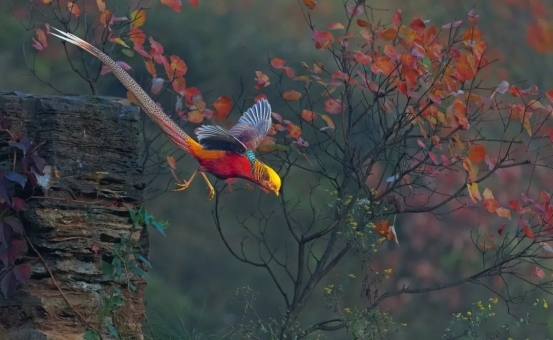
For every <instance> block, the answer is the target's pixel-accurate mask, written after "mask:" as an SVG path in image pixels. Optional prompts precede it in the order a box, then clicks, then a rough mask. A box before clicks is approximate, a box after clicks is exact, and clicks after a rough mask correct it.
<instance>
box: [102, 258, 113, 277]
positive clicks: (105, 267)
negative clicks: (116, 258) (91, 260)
mask: <svg viewBox="0 0 553 340" xmlns="http://www.w3.org/2000/svg"><path fill="white" fill-rule="evenodd" d="M102 273H104V274H106V275H113V265H112V264H111V263H109V262H106V261H102Z"/></svg>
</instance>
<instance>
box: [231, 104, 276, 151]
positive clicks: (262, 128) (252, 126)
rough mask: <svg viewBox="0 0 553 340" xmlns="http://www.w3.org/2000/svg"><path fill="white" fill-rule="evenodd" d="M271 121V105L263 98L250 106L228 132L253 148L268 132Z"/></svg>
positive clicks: (255, 147)
mask: <svg viewBox="0 0 553 340" xmlns="http://www.w3.org/2000/svg"><path fill="white" fill-rule="evenodd" d="M271 123H272V121H271V105H270V104H269V102H268V101H267V100H266V99H264V98H263V99H261V100H260V101H258V102H257V103H255V104H254V105H253V106H252V107H250V108H249V109H248V111H246V112H245V113H244V114H243V115H242V117H240V120H238V123H236V125H234V126H233V127H232V128H231V129H230V130H229V131H228V132H229V133H230V134H231V135H233V136H234V137H236V138H237V139H238V140H239V141H240V142H242V143H243V144H244V145H246V146H247V147H248V148H249V149H251V150H255V149H257V146H258V145H259V143H261V141H262V140H263V138H264V137H265V136H266V135H267V132H269V129H270V128H271Z"/></svg>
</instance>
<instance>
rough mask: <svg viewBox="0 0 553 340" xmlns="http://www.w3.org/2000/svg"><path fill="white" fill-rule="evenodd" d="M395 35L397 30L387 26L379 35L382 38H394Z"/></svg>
mask: <svg viewBox="0 0 553 340" xmlns="http://www.w3.org/2000/svg"><path fill="white" fill-rule="evenodd" d="M396 36H397V30H395V29H393V28H388V29H387V30H385V31H384V32H382V34H381V35H380V37H381V38H382V39H384V40H388V41H390V40H394V39H395V38H396Z"/></svg>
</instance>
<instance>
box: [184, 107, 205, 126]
mask: <svg viewBox="0 0 553 340" xmlns="http://www.w3.org/2000/svg"><path fill="white" fill-rule="evenodd" d="M188 121H189V122H190V123H194V124H200V123H201V122H203V121H204V114H203V113H201V112H200V111H199V110H192V111H190V112H188Z"/></svg>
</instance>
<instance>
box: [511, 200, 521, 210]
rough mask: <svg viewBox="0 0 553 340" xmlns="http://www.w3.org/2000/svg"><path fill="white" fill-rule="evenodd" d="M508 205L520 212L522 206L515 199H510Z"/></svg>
mask: <svg viewBox="0 0 553 340" xmlns="http://www.w3.org/2000/svg"><path fill="white" fill-rule="evenodd" d="M509 206H510V207H511V208H513V210H514V211H516V212H517V213H520V212H521V211H522V208H521V206H520V203H519V202H518V201H517V200H511V201H509Z"/></svg>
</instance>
